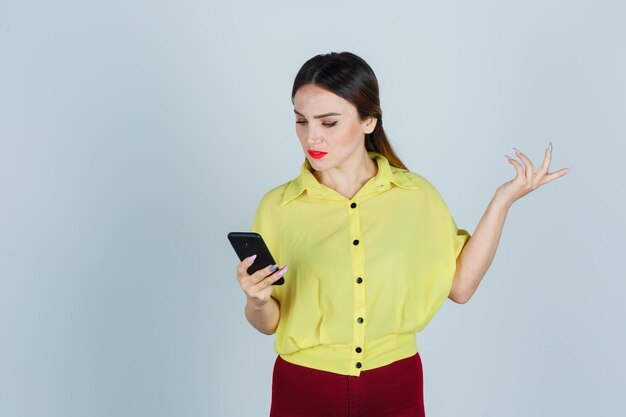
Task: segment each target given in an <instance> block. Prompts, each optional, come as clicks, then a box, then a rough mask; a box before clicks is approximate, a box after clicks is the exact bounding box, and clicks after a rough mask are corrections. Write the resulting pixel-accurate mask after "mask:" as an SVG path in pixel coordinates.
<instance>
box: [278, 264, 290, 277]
mask: <svg viewBox="0 0 626 417" xmlns="http://www.w3.org/2000/svg"><path fill="white" fill-rule="evenodd" d="M287 266H288V265H285V266H283V267H282V268H281V269H280V271H278V272H277V273H276V275H278V276H282V275H283V274H284V273H285V272H286V271H287Z"/></svg>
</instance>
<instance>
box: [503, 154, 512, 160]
mask: <svg viewBox="0 0 626 417" xmlns="http://www.w3.org/2000/svg"><path fill="white" fill-rule="evenodd" d="M504 156H506V159H508V160H509V161H512V160H513V158H511V157H510V156H508V155H504Z"/></svg>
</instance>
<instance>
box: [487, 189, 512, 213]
mask: <svg viewBox="0 0 626 417" xmlns="http://www.w3.org/2000/svg"><path fill="white" fill-rule="evenodd" d="M512 205H513V201H510V199H507V198H505V197H503V196H502V195H500V194H498V193H497V192H496V194H495V195H494V196H493V198H492V199H491V206H492V207H494V208H495V209H498V210H503V211H508V210H509V209H510V208H511V206H512Z"/></svg>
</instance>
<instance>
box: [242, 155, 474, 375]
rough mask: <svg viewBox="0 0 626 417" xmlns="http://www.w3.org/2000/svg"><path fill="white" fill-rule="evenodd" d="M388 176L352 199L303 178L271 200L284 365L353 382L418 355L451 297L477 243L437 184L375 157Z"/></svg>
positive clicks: (265, 223) (258, 221)
mask: <svg viewBox="0 0 626 417" xmlns="http://www.w3.org/2000/svg"><path fill="white" fill-rule="evenodd" d="M368 155H369V156H370V158H371V159H372V160H374V161H375V162H376V163H377V165H378V172H377V173H376V175H375V176H374V177H373V178H371V179H370V180H369V181H368V182H367V183H365V184H364V185H363V187H362V188H361V189H360V190H359V192H358V193H357V194H356V195H355V196H354V197H353V198H352V199H348V198H346V197H344V196H342V195H341V194H339V193H337V192H336V191H334V190H333V189H331V188H329V187H326V186H324V185H323V184H321V183H320V182H318V181H317V179H316V178H315V176H314V175H313V173H312V172H311V169H312V168H311V165H310V163H309V162H308V161H305V162H304V163H303V165H302V168H301V172H300V175H299V176H298V177H296V178H295V179H293V180H292V181H289V182H286V183H284V184H282V185H280V186H278V187H276V188H273V189H272V190H270V191H268V192H267V193H266V194H265V195H264V196H263V198H262V199H261V201H260V203H259V205H258V208H257V211H256V214H255V217H254V221H253V225H252V230H253V231H255V232H258V233H260V234H261V236H263V238H264V240H265V242H266V243H267V246H268V248H269V249H270V251H271V253H272V254H273V256H274V258H275V260H276V262H277V263H278V264H279V266H282V265H285V264H289V269H288V270H287V273H286V274H285V284H284V285H282V286H274V288H273V290H272V297H274V298H275V299H276V300H277V301H278V302H279V303H280V321H279V323H278V327H277V329H276V340H275V343H274V349H275V351H276V353H277V354H279V355H280V356H281V357H282V358H283V359H284V360H286V361H288V362H291V363H294V364H298V365H302V366H307V367H310V368H315V369H320V370H325V371H329V372H334V373H338V374H343V375H356V376H358V375H360V372H361V371H364V370H367V369H372V368H377V367H380V366H384V365H387V364H389V363H391V362H394V361H396V360H399V359H403V358H406V357H409V356H411V355H413V354H415V353H416V352H417V343H416V340H415V333H416V332H418V331H420V330H422V329H423V328H424V327H425V326H426V324H428V322H429V321H430V320H431V319H432V318H433V316H434V315H435V313H436V312H437V310H438V309H439V307H441V305H442V304H443V302H444V301H445V299H446V298H447V297H448V294H449V293H450V288H451V286H452V279H453V277H454V272H455V269H456V258H457V256H458V254H459V253H460V252H461V249H462V248H463V245H464V244H465V242H466V241H467V239H469V238H470V235H469V233H468V232H467V231H466V230H463V229H457V226H456V223H455V221H454V219H453V218H452V216H451V215H450V213H449V211H448V208H447V206H446V203H445V202H444V201H443V199H442V198H441V196H440V194H439V193H438V192H437V190H436V189H435V187H434V186H433V185H432V184H430V182H428V181H427V180H426V179H425V178H424V177H422V176H420V175H419V174H416V173H413V172H410V171H406V170H402V169H399V168H396V167H393V166H391V165H390V164H389V162H388V160H387V159H386V158H385V157H384V156H383V155H381V154H378V153H375V152H368Z"/></svg>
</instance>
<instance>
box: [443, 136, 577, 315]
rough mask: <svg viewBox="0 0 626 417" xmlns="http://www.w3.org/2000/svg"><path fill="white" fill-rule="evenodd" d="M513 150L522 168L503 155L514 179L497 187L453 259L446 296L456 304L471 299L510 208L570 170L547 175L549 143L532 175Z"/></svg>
mask: <svg viewBox="0 0 626 417" xmlns="http://www.w3.org/2000/svg"><path fill="white" fill-rule="evenodd" d="M515 151H516V154H517V156H519V157H520V159H521V160H522V162H523V163H524V165H523V166H522V164H521V163H520V162H518V161H517V160H515V159H513V158H511V157H509V156H507V159H508V161H509V163H510V164H511V165H513V166H514V167H515V170H516V172H517V176H516V177H515V178H514V179H512V180H511V181H508V182H506V183H504V184H502V185H501V186H500V187H498V189H497V190H496V194H495V196H494V197H493V198H492V199H491V201H490V202H489V205H488V206H487V210H486V211H485V213H484V214H483V217H482V218H481V219H480V222H479V223H478V226H477V227H476V230H475V231H474V234H473V235H472V237H471V238H470V239H469V240H468V241H467V242H466V244H465V246H464V247H463V249H462V250H461V253H460V254H459V256H458V257H457V261H456V265H457V268H456V272H455V274H454V279H453V281H452V289H451V290H450V295H449V296H448V298H450V299H451V300H452V301H454V302H456V303H459V304H464V303H466V302H468V301H469V299H470V298H472V295H474V292H475V291H476V289H477V288H478V285H479V284H480V281H481V280H482V278H483V276H484V275H485V273H486V272H487V270H488V269H489V266H490V265H491V262H492V261H493V258H494V257H495V255H496V250H497V248H498V243H499V242H500V236H501V234H502V229H503V228H504V221H505V219H506V215H507V214H508V212H509V208H510V207H511V205H512V204H513V203H514V202H515V201H517V200H518V199H519V198H521V197H523V196H525V195H526V194H528V193H530V192H531V191H534V190H536V189H537V188H539V187H540V186H542V185H544V184H547V183H548V182H550V181H553V180H555V179H557V178H559V177H562V176H563V175H565V174H567V173H568V172H570V171H571V168H563V169H561V170H559V171H556V172H553V173H550V174H548V168H549V166H550V160H551V158H552V144H550V147H548V148H547V149H546V154H545V158H544V160H543V163H542V164H541V166H540V167H539V170H537V172H533V165H532V163H531V162H530V160H529V159H528V158H527V157H526V156H525V155H524V154H523V153H522V152H520V151H519V150H517V149H515Z"/></svg>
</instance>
